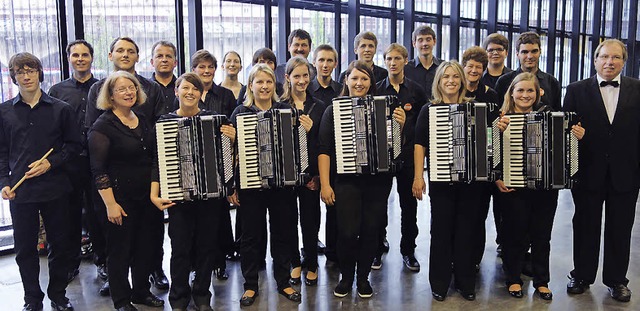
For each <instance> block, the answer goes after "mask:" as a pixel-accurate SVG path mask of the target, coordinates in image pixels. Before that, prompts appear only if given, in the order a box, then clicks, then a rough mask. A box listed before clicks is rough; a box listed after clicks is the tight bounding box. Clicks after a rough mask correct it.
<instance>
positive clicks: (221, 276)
mask: <svg viewBox="0 0 640 311" xmlns="http://www.w3.org/2000/svg"><path fill="white" fill-rule="evenodd" d="M213 274H215V276H216V279H218V280H227V279H229V275H228V274H227V270H226V269H225V268H215V269H213Z"/></svg>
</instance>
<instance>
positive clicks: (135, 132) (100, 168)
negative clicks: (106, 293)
mask: <svg viewBox="0 0 640 311" xmlns="http://www.w3.org/2000/svg"><path fill="white" fill-rule="evenodd" d="M146 97H147V96H146V94H145V93H144V91H143V90H142V88H141V87H140V82H139V81H138V79H136V78H135V77H134V76H133V75H131V74H130V73H128V72H125V71H118V72H115V73H113V74H111V75H110V76H109V77H108V78H107V79H106V80H105V83H104V84H103V85H102V88H101V89H100V93H99V95H98V100H97V107H98V108H99V109H102V110H106V111H105V112H104V113H103V114H102V115H101V116H100V117H99V118H98V119H97V120H96V122H95V123H94V124H93V127H92V128H91V130H90V132H89V153H90V154H91V160H90V161H91V171H92V173H93V176H94V179H95V184H96V187H97V188H98V192H99V194H100V197H101V198H102V201H103V202H104V204H105V206H106V209H107V219H108V223H107V229H106V230H107V253H108V256H109V260H108V262H107V267H108V270H109V284H110V287H111V289H110V290H111V299H112V300H113V305H114V307H115V308H116V309H117V310H124V311H130V310H137V309H136V307H134V306H133V305H132V304H131V303H136V304H143V305H146V306H150V307H162V306H163V305H164V301H163V300H162V299H160V298H158V297H156V296H155V295H153V294H152V293H151V291H150V290H149V287H150V284H149V274H151V270H152V269H151V266H150V265H149V264H148V263H149V262H150V261H151V258H149V257H150V256H151V255H152V254H153V253H154V252H153V250H152V249H151V247H150V246H151V244H150V243H149V241H150V240H151V239H153V232H154V230H156V229H155V228H156V226H162V225H163V223H162V221H163V214H162V212H161V211H160V210H158V209H157V208H156V207H155V206H153V204H152V203H151V200H150V199H149V192H150V185H151V169H152V163H153V150H154V148H155V137H153V130H152V128H151V126H150V125H149V124H146V123H145V122H144V120H145V117H144V116H143V115H141V114H139V113H136V112H134V111H133V110H132V109H131V108H132V107H133V106H134V105H136V104H138V105H139V104H142V103H144V102H145V100H146ZM129 269H131V279H132V281H133V288H132V287H131V285H130V284H129V280H128V277H129Z"/></svg>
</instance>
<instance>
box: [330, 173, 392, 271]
mask: <svg viewBox="0 0 640 311" xmlns="http://www.w3.org/2000/svg"><path fill="white" fill-rule="evenodd" d="M391 183H392V176H391V175H385V174H382V175H373V176H344V175H343V176H338V177H337V178H336V182H335V187H334V188H333V189H334V193H335V196H336V203H337V206H338V207H337V210H336V211H337V220H338V222H337V224H338V245H337V246H338V260H339V265H340V273H341V274H342V278H343V279H344V280H353V277H354V275H356V276H357V278H358V279H367V278H368V277H369V272H370V271H371V263H372V262H373V258H374V257H375V256H376V254H377V250H378V244H379V241H380V239H379V236H380V230H382V227H383V225H384V222H383V221H384V214H385V212H386V210H387V199H388V198H389V192H390V189H391V187H390V185H391ZM356 269H357V272H356Z"/></svg>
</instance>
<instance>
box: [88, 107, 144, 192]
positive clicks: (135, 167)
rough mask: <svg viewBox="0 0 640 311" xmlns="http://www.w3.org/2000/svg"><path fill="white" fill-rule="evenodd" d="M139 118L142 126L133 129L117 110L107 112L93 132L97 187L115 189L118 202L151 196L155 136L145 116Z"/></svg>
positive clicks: (93, 159) (93, 167)
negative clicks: (118, 115) (124, 122)
mask: <svg viewBox="0 0 640 311" xmlns="http://www.w3.org/2000/svg"><path fill="white" fill-rule="evenodd" d="M134 113H135V112H134ZM136 115H137V116H138V119H139V122H138V127H137V128H135V129H131V128H129V127H128V126H126V125H124V124H123V123H122V122H121V121H120V119H118V117H117V116H116V115H115V114H114V113H113V111H111V110H109V111H106V112H105V113H103V114H102V115H100V117H99V118H98V119H97V120H96V122H95V123H94V124H93V127H91V130H90V131H89V153H90V155H91V157H90V159H91V171H92V173H93V176H94V179H95V183H96V187H97V188H98V190H102V189H108V188H112V189H113V194H114V197H115V199H116V201H118V200H141V199H147V198H148V197H149V192H150V185H151V170H152V163H153V154H154V150H155V148H156V147H155V137H153V131H152V129H151V128H150V127H149V126H148V125H147V124H146V123H145V122H144V121H143V120H144V119H145V117H144V116H143V115H142V114H140V113H136Z"/></svg>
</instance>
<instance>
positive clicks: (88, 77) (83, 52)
mask: <svg viewBox="0 0 640 311" xmlns="http://www.w3.org/2000/svg"><path fill="white" fill-rule="evenodd" d="M66 51H67V58H68V59H69V64H70V65H71V68H72V69H73V73H72V75H71V77H70V78H69V79H66V80H64V81H62V82H60V83H58V84H55V85H53V86H51V88H50V89H49V95H51V96H52V97H55V98H57V99H60V100H62V101H64V102H66V103H68V104H69V105H71V107H72V108H73V110H74V111H75V115H76V117H77V118H76V120H77V121H78V130H79V131H80V133H81V143H82V147H83V148H82V150H81V152H80V154H77V155H73V157H72V159H73V160H72V161H69V163H67V165H65V168H66V169H67V171H68V173H69V178H70V179H71V184H72V186H73V192H72V193H71V197H70V200H69V206H70V209H69V229H70V230H71V233H70V237H69V238H70V241H71V243H70V244H71V246H70V248H71V251H72V260H73V261H72V263H71V267H69V268H70V270H69V275H68V281H69V282H71V281H72V280H73V279H74V278H75V276H76V275H78V273H79V270H78V268H79V267H80V259H81V258H80V248H81V241H82V211H83V208H84V210H85V215H86V224H87V227H88V228H87V231H88V232H89V234H90V237H91V241H92V249H94V263H95V264H96V266H98V270H101V269H102V270H104V265H105V264H106V254H105V247H106V240H105V237H104V233H103V232H102V228H101V227H100V226H99V223H98V218H97V215H96V213H95V212H94V209H93V206H92V204H91V199H92V198H91V195H92V193H91V184H92V182H91V181H92V178H91V168H90V167H89V154H88V152H87V144H86V143H87V135H86V134H87V133H86V131H85V126H84V114H85V111H86V109H87V98H88V97H89V88H91V86H92V85H93V84H94V83H96V82H97V81H98V79H96V78H95V77H93V75H92V74H91V65H92V64H93V46H91V44H89V43H88V42H87V41H84V40H76V41H73V42H70V43H69V44H68V45H67V49H66ZM85 204H86V205H87V206H85ZM98 274H99V275H100V272H98Z"/></svg>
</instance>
